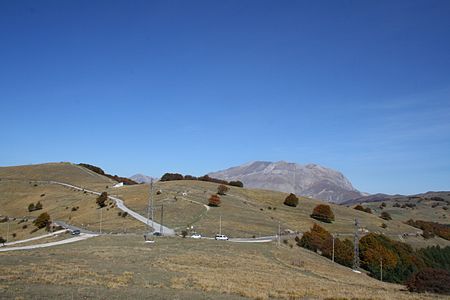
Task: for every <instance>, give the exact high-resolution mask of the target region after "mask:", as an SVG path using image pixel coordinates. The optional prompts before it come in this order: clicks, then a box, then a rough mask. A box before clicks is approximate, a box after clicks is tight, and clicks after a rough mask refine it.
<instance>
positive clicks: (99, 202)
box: [96, 192, 108, 208]
mask: <svg viewBox="0 0 450 300" xmlns="http://www.w3.org/2000/svg"><path fill="white" fill-rule="evenodd" d="M107 200H108V193H107V192H103V193H101V195H100V196H98V197H97V201H96V203H97V205H98V206H99V207H100V208H102V207H105V206H106V201H107Z"/></svg>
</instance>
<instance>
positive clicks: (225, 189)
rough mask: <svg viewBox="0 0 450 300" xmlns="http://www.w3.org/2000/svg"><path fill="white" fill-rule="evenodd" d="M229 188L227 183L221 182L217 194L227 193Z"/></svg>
mask: <svg viewBox="0 0 450 300" xmlns="http://www.w3.org/2000/svg"><path fill="white" fill-rule="evenodd" d="M228 190H229V188H228V187H227V186H226V185H223V184H221V185H219V186H218V187H217V194H219V195H225V194H226V192H228Z"/></svg>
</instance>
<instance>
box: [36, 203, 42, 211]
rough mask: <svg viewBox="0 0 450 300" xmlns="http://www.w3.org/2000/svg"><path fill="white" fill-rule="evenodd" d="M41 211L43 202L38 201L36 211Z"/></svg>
mask: <svg viewBox="0 0 450 300" xmlns="http://www.w3.org/2000/svg"><path fill="white" fill-rule="evenodd" d="M40 209H42V203H41V201H38V202H37V203H36V205H35V206H34V210H40Z"/></svg>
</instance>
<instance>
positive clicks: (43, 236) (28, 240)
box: [0, 229, 67, 247]
mask: <svg viewBox="0 0 450 300" xmlns="http://www.w3.org/2000/svg"><path fill="white" fill-rule="evenodd" d="M66 231H67V230H66V229H63V230H58V231H55V232H52V233H48V234H44V235H40V236H36V237H33V238H29V239H25V240H19V241H14V242H9V243H5V244H3V246H11V245H16V244H22V243H27V242H32V241H36V240H40V239H44V238H47V237H51V236H54V235H58V234H60V233H64V232H66ZM0 247H1V245H0Z"/></svg>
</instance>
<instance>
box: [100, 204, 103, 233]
mask: <svg viewBox="0 0 450 300" xmlns="http://www.w3.org/2000/svg"><path fill="white" fill-rule="evenodd" d="M102 222H103V210H102V208H101V207H100V234H102Z"/></svg>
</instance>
